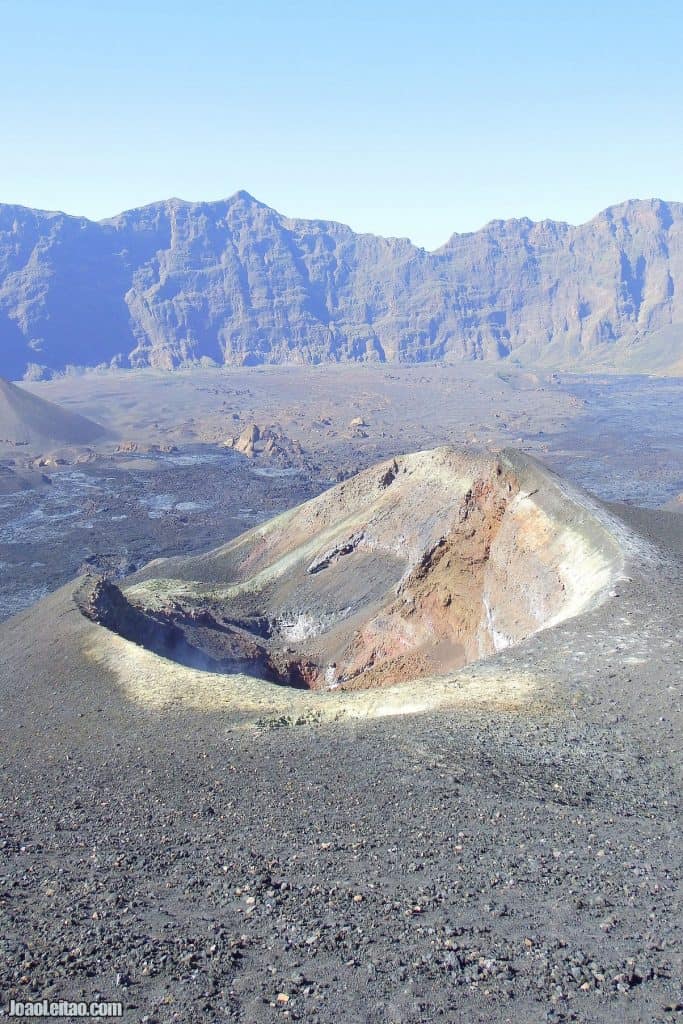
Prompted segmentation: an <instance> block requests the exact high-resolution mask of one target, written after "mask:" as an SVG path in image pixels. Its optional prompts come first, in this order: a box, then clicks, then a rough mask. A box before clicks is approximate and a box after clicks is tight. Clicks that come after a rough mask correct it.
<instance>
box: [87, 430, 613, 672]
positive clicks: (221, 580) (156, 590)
mask: <svg viewBox="0 0 683 1024" xmlns="http://www.w3.org/2000/svg"><path fill="white" fill-rule="evenodd" d="M627 544H628V535H626V534H625V531H624V528H623V524H621V523H620V522H619V521H618V520H616V519H614V518H613V517H612V516H611V515H610V514H609V513H608V512H607V511H605V510H604V509H603V508H602V506H600V505H599V504H598V503H597V502H594V501H593V500H592V499H591V498H589V497H588V496H587V495H585V494H584V493H582V492H580V491H578V490H576V489H574V488H572V487H570V486H569V485H567V484H566V483H565V482H563V481H562V480H560V478H559V477H557V476H555V474H553V473H551V472H549V471H548V470H546V469H545V468H544V467H542V466H541V465H540V464H539V463H537V462H535V461H534V460H533V459H531V458H529V457H527V456H525V455H523V454H521V453H519V452H516V451H512V450H506V451H504V452H502V453H501V454H500V455H497V456H494V455H491V454H489V453H474V452H463V451H460V450H458V449H456V448H453V447H442V448H437V449H434V450H431V451H423V452H416V453H413V454H409V455H404V456H400V457H396V458H394V459H390V460H388V461H386V462H383V463H381V464H380V465H377V466H375V467H373V468H371V469H369V470H366V471H364V472H362V473H360V474H358V475H357V476H356V477H353V478H351V479H349V480H346V481H344V482H343V483H341V484H339V485H338V486H336V487H334V488H332V489H331V490H329V491H327V492H325V493H323V494H321V495H319V496H318V497H317V498H314V499H313V500H311V501H308V502H306V503H304V504H302V505H299V506H298V507H296V508H294V509H292V510H290V511H288V512H286V513H284V514H282V515H280V516H278V517H277V518H275V519H272V520H271V521H269V522H267V523H265V524H263V525H260V526H258V527H256V528H254V529H252V530H250V531H249V532H247V533H244V534H242V535H241V536H240V537H238V538H237V539H235V540H234V541H231V542H230V543H228V544H226V545H224V546H222V547H219V548H217V549H215V550H213V551H211V552H208V553H207V554H205V555H201V556H199V557H193V558H173V559H164V560H156V561H154V562H151V563H150V564H149V565H148V566H146V567H145V568H144V569H143V570H142V571H141V572H139V573H137V574H136V575H135V576H133V577H130V578H129V579H127V580H126V581H124V583H123V584H122V586H121V587H118V586H117V585H116V584H114V583H113V582H111V581H110V580H106V579H101V578H91V577H88V578H84V579H83V580H82V581H81V583H80V585H79V587H78V589H77V591H76V594H75V598H76V602H77V604H78V606H79V608H80V610H81V611H82V612H83V614H84V615H86V616H87V617H88V618H89V619H91V620H93V621H95V622H97V623H99V624H100V625H102V626H104V627H106V628H107V629H109V630H112V631H113V632H115V633H117V634H119V635H120V636H123V637H125V638H126V639H128V640H131V641H134V642H135V643H137V644H140V645H142V646H143V647H145V648H147V649H149V650H151V651H153V652H155V653H157V654H159V655H162V656H164V657H165V658H168V659H171V660H174V661H176V662H179V663H181V664H183V665H189V666H191V667H193V668H198V669H203V670H206V671H208V672H217V673H224V674H245V675H248V676H252V677H256V678H258V679H262V680H265V681H269V682H271V683H279V684H285V685H288V686H292V687H296V688H304V689H311V690H337V689H367V688H373V687H384V686H388V685H392V684H394V683H400V682H406V681H408V680H414V679H422V678H424V679H427V678H433V677H439V676H444V675H448V674H449V673H452V672H454V671H456V670H457V669H459V668H461V667H462V666H463V665H465V664H467V663H469V662H472V661H477V660H479V659H483V658H487V657H490V656H492V655H494V654H496V652H498V651H500V650H502V649H503V648H505V647H509V646H511V645H513V644H516V643H519V642H520V641H522V640H524V639H525V638H526V637H528V636H530V635H531V634H533V633H535V632H537V631H539V630H541V629H545V628H548V627H551V626H553V625H555V624H556V623H559V622H561V621H563V620H565V619H567V618H570V617H572V616H574V615H577V614H579V613H581V612H582V611H584V610H586V609H587V608H589V607H590V606H592V605H594V604H595V603H597V602H599V601H600V600H602V599H603V598H604V597H605V595H606V594H607V593H608V591H609V588H610V586H611V584H612V582H613V580H614V579H615V578H616V577H617V576H618V575H619V573H620V571H621V569H622V567H623V551H624V546H625V545H627Z"/></svg>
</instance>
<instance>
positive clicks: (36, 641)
mask: <svg viewBox="0 0 683 1024" xmlns="http://www.w3.org/2000/svg"><path fill="white" fill-rule="evenodd" d="M631 518H632V520H634V521H637V523H638V525H639V528H640V529H642V530H644V531H646V532H649V534H650V536H651V537H652V538H653V539H655V540H657V542H658V543H661V544H662V545H663V550H665V551H667V552H673V550H674V549H675V547H676V546H678V548H679V550H680V539H681V518H680V517H676V516H673V515H670V516H667V515H665V514H662V513H659V514H655V515H649V514H647V513H642V512H637V513H632V514H631ZM666 558H667V560H666V561H665V562H664V563H662V565H660V566H659V567H658V568H657V570H656V571H655V572H652V571H651V570H650V569H648V568H647V567H643V569H642V571H640V572H633V573H632V579H631V581H630V582H629V581H624V582H623V583H620V584H619V585H618V587H617V588H616V591H615V596H614V597H613V598H612V600H611V601H609V602H608V603H607V604H606V605H604V606H603V607H602V608H600V609H598V610H597V611H594V612H592V613H590V614H589V615H588V616H584V617H583V618H581V619H578V620H573V621H570V622H567V623H565V624H564V625H563V626H561V627H559V628H557V629H555V630H552V631H548V632H546V633H541V634H538V635H537V636H535V637H534V638H532V639H531V640H530V641H528V642H527V643H525V644H523V645H521V646H520V647H518V648H516V649H514V650H509V651H507V652H504V653H503V654H502V655H500V656H499V658H500V668H501V672H503V673H505V672H508V671H509V672H515V671H517V670H519V669H520V668H521V669H524V670H525V671H527V672H528V671H531V672H533V673H534V675H535V676H536V678H537V679H539V680H540V681H541V688H540V690H539V691H538V698H537V700H536V701H535V702H534V703H532V705H531V706H529V707H528V708H527V709H526V710H524V711H520V710H516V711H515V710H512V709H511V710H507V711H506V710H498V711H493V710H491V709H489V710H484V709H479V710H477V709H472V710H470V711H466V712H464V711H462V710H441V711H439V712H438V713H436V712H430V713H428V714H422V715H405V716H400V717H392V718H383V719H374V720H371V719H368V720H358V721H355V722H349V721H346V722H338V723H328V724H305V725H297V726H291V727H279V728H278V727H275V726H276V724H277V723H276V722H275V721H273V722H268V721H262V722H261V725H260V726H258V727H256V728H254V727H250V726H249V723H247V722H244V721H241V720H240V719H239V717H237V716H234V715H233V716H232V717H229V716H226V715H220V714H217V713H212V712H208V711H207V712H205V713H197V712H193V713H191V712H188V711H183V710H181V709H178V710H175V711H167V712H163V713H161V712H158V711H152V710H149V709H147V710H146V709H145V708H143V707H141V706H138V705H135V704H133V703H132V702H129V701H127V700H126V699H125V698H124V696H123V695H122V693H121V692H120V691H119V690H118V688H117V686H116V682H115V679H114V678H113V677H112V676H110V675H109V674H108V673H107V672H106V671H104V670H102V671H101V672H100V673H99V674H98V673H95V672H94V671H93V669H92V667H88V665H87V663H86V662H85V661H84V659H83V657H82V655H81V653H80V644H81V642H82V638H83V636H84V635H85V634H84V631H85V630H86V629H92V628H93V627H91V626H90V624H86V623H85V620H83V619H81V617H80V616H79V615H78V613H76V612H75V611H74V609H73V605H72V603H71V596H70V594H71V589H70V588H68V587H67V588H64V589H62V590H60V591H58V592H56V593H55V594H53V595H51V596H50V597H48V598H47V599H46V600H45V601H43V602H41V603H40V604H39V605H37V606H35V607H34V608H33V609H29V610H28V611H26V612H23V613H21V614H20V615H18V616H16V617H15V618H14V619H11V620H9V621H8V622H7V623H4V624H2V625H0V650H2V654H3V659H2V666H3V667H2V669H1V670H0V708H1V714H2V720H3V723H4V726H5V730H4V737H3V744H2V748H1V752H0V764H1V767H2V821H1V823H0V824H1V837H2V838H1V839H0V849H1V852H2V860H1V862H0V864H1V866H0V913H1V914H2V929H1V931H0V936H1V938H0V948H1V949H2V956H1V957H0V984H1V988H2V992H3V994H4V1001H5V1002H7V1001H8V1000H9V998H11V997H15V998H39V997H43V996H47V997H51V996H52V997H54V998H75V997H83V998H87V999H91V998H95V997H96V995H97V993H101V994H102V996H103V997H104V998H114V999H116V998H120V999H122V1000H123V1002H124V1005H125V1007H126V1011H125V1014H124V1021H131V1022H132V1021H147V1022H150V1024H151V1022H154V1021H157V1022H160V1024H161V1022H167V1021H179V1022H183V1024H185V1022H194V1021H206V1022H209V1024H211V1022H220V1021H240V1022H245V1024H251V1022H254V1024H259V1022H264V1024H265V1022H275V1021H279V1020H285V1019H289V1020H301V1021H306V1022H320V1024H332V1022H339V1021H348V1022H359V1024H360V1022H366V1021H367V1022H378V1024H379V1022H396V1024H398V1022H415V1024H417V1022H425V1024H427V1022H431V1021H438V1020H443V1021H452V1022H459V1024H474V1022H481V1024H503V1022H515V1024H527V1022H528V1024H536V1022H553V1024H555V1022H557V1024H559V1022H565V1021H567V1022H568V1021H577V1022H584V1024H596V1022H603V1021H604V1022H614V1024H622V1022H639V1024H654V1022H669V1021H674V1020H677V1019H681V1014H682V1013H683V993H682V992H681V987H680V979H681V961H680V932H679V931H677V928H678V926H679V925H680V904H679V903H678V891H679V890H678V885H679V882H680V866H681V863H680V852H681V846H680V831H679V827H680V819H679V797H680V763H681V762H680V718H678V717H677V705H676V700H677V698H678V696H679V690H680V682H681V678H680V676H681V672H680V665H681V649H680V638H681V621H680V617H681V608H682V607H683V602H682V601H681V596H682V590H683V588H682V587H681V572H680V562H679V561H677V560H676V557H675V555H674V554H667V556H666ZM55 626H56V627H57V631H55ZM331 699H334V698H331Z"/></svg>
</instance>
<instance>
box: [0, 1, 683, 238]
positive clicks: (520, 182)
mask: <svg viewBox="0 0 683 1024" xmlns="http://www.w3.org/2000/svg"><path fill="white" fill-rule="evenodd" d="M682 44H683V14H681V12H680V7H679V4H677V3H674V2H666V3H664V2H661V0H649V2H647V3H643V4H639V3H629V2H628V0H624V2H621V3H617V2H612V0H593V2H590V3H588V2H585V0H573V2H566V3H564V2H559V0H547V2H544V3H540V2H525V0H520V2H518V3H515V2H508V3H490V2H487V0H479V2H472V3H458V2H454V3H434V2H431V0H422V2H414V3H409V4H408V3H402V2H397V3H391V4H390V3H384V2H376V3H373V2H372V0H367V2H364V3H361V2H356V0H345V2H343V3H341V2H336V3H324V2H322V0H321V2H319V3H315V4H314V3H309V2H301V3H287V2H286V0H280V2H277V3H276V2H272V3H270V2H267V3H264V2H259V0H252V2H249V3H241V4H233V3H230V2H229V0H226V2H215V0H194V2H186V3H182V4H181V3H177V2H174V0H166V2H164V3H161V2H157V0H137V2H135V3H132V2H130V0H112V2H111V3H96V2H94V0H88V2H85V0H61V2H57V0H23V2H22V0H0V133H1V134H0V202H10V203H22V204H24V205H27V206H38V207H42V208H46V209H62V210H66V211H67V212H69V213H78V214H84V215H86V216H89V217H93V218H101V217H106V216H111V215H113V214H115V213H118V212H120V211H121V210H123V209H127V208H129V207H133V206H141V205H143V204H145V203H148V202H152V201H154V200H157V199H164V198H168V197H169V196H180V197H181V198H184V199H196V200H199V199H205V200H210V199H218V198H221V197H224V196H227V195H230V194H231V193H233V192H235V191H236V190H237V189H240V188H244V189H246V190H247V191H249V192H251V193H252V194H253V195H255V196H256V197H257V198H258V199H261V200H262V201H263V202H266V203H268V204H269V205H270V206H274V207H275V208H276V209H278V210H280V211H281V212H282V213H285V214H288V215H290V216H308V217H324V218H330V219H335V220H340V221H344V222H346V223H348V224H351V226H352V227H354V228H355V229H357V230H363V231H372V232H376V233H379V234H385V235H408V236H409V237H411V238H412V239H413V240H414V241H415V242H416V243H418V244H420V245H424V246H426V247H427V248H433V247H435V246H437V245H439V244H441V243H442V242H444V241H445V240H446V238H447V237H448V236H449V235H450V234H451V233H452V232H453V231H455V230H458V231H467V230H474V229H476V228H478V227H480V226H481V225H482V224H484V223H485V222H486V221H488V220H491V219H493V218H496V217H510V216H529V217H532V218H534V219H542V218H544V217H553V218H559V219H564V220H569V221H571V222H574V223H576V222H580V221H583V220H586V219H588V218H589V217H590V216H592V215H593V214H594V213H596V212H597V211H598V210H600V209H602V208H603V207H605V206H608V205H610V204H611V203H615V202H618V201H620V200H622V199H626V198H632V197H639V198H646V197H649V196H659V197H661V198H664V199H679V200H683V130H682V128H683V125H682V112H683V70H682V69H683V61H682V59H681V57H682V54H683V45H682Z"/></svg>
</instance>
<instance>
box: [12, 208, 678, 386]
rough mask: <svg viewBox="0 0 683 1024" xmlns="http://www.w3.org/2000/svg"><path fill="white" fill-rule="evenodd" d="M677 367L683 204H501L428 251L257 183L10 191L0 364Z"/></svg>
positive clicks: (37, 370) (15, 372) (15, 369)
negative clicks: (51, 204)
mask: <svg viewBox="0 0 683 1024" xmlns="http://www.w3.org/2000/svg"><path fill="white" fill-rule="evenodd" d="M506 358H513V359H517V360H519V361H521V362H523V363H525V364H540V365H544V366H557V367H575V368H583V369H586V368H592V367H598V366H605V367H607V366H618V367H623V368H624V369H634V370H643V371H647V370H653V369H661V370H675V369H677V368H678V369H680V370H681V371H683V204H680V203H664V202H661V201H660V200H647V201H637V200H634V201H631V202H627V203H623V204H622V205H620V206H614V207H611V208H610V209H608V210H605V211H604V212H603V213H601V214H599V215H598V216H597V217H595V218H594V219H593V220H591V221H589V222H588V223H587V224H583V225H581V226H580V227H572V226H570V225H568V224H564V223H558V222H554V221H543V222H541V223H538V224H534V223H532V222H531V221H530V220H526V219H524V220H511V221H492V222H491V223H490V224H488V225H487V226H486V227H484V228H483V229H482V230H481V231H477V232H474V233H470V234H462V235H457V234H456V235H453V236H452V237H451V239H450V240H449V241H448V242H447V243H446V244H445V245H444V246H443V247H442V248H440V249H437V250H436V251H435V252H426V251H425V250H424V249H419V248H417V247H416V246H414V245H412V244H411V242H410V241H408V240H407V239H401V238H388V239H387V238H379V237H375V236H373V235H360V234H355V233H354V232H353V231H352V230H351V229H350V228H348V227H345V226H344V225H341V224H336V223H332V222H327V221H306V220H292V219H289V218H287V217H283V216H281V215H280V214H279V213H277V212H276V211H275V210H272V209H270V208H269V207H267V206H264V205H263V204H262V203H259V202H257V200H255V199H253V198H252V197H251V196H250V195H248V194H247V193H246V192H238V193H237V194H236V195H234V196H232V198H230V199H227V200H224V201H222V202H216V203H186V202H182V201H180V200H178V199H170V200H168V201H167V202H163V203H157V204H154V205H152V206H147V207H144V208H142V209H139V210H131V211H129V212H127V213H123V214H121V215H120V216H119V217H115V218H113V219H112V220H106V221H100V222H99V223H95V222H93V221H89V220H86V219H85V218H80V217H70V216H67V215H65V214H62V213H45V212H41V211H37V210H29V209H26V208H24V207H19V206H0V373H2V374H4V375H5V376H8V377H12V378H18V377H21V376H23V375H24V374H25V373H27V372H28V374H29V375H40V374H44V373H50V372H54V371H61V370H63V369H64V368H65V367H67V366H68V365H76V366H96V365H99V364H106V365H109V364H113V365H119V366H147V365H152V366H159V367H173V366H178V365H181V364H183V363H185V362H187V361H197V360H204V361H206V360H212V361H214V362H215V363H218V364H230V365H244V364H247V365H250V364H258V363H281V362H322V361H337V360H347V359H355V360H363V359H375V360H377V359H379V360H388V361H392V360H400V361H406V362H408V361H424V360H433V359H441V360H448V361H454V360H459V359H486V360H499V359H506Z"/></svg>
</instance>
